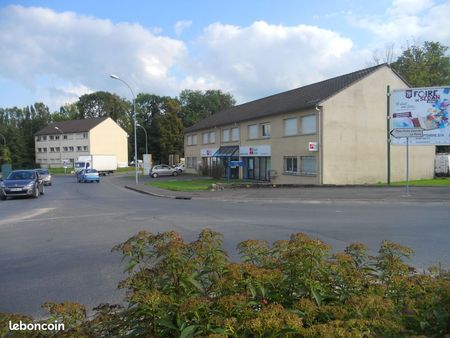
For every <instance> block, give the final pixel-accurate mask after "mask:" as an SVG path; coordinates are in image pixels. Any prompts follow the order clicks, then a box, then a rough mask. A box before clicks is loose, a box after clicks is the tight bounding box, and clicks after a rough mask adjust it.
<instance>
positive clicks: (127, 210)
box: [0, 175, 450, 315]
mask: <svg viewBox="0 0 450 338" xmlns="http://www.w3.org/2000/svg"><path fill="white" fill-rule="evenodd" d="M159 179H171V178H159ZM183 179H188V178H183ZM149 180H151V179H150V178H148V177H141V182H143V181H149ZM133 183H134V176H133V175H131V176H127V175H115V176H107V177H104V178H102V179H101V182H100V184H96V183H91V184H81V183H77V180H76V179H75V177H72V176H55V177H54V182H53V185H52V186H50V187H47V189H46V193H45V195H43V196H40V197H39V198H37V199H23V198H21V199H9V200H7V201H0V215H1V217H0V311H4V312H5V311H6V312H22V313H29V314H34V315H36V314H42V310H41V309H40V305H41V304H42V303H44V302H45V301H64V300H72V301H77V302H80V303H83V304H85V305H86V306H87V308H88V309H90V308H92V307H94V306H96V305H98V304H99V303H102V302H110V303H115V302H120V301H121V299H122V296H123V294H121V293H120V292H119V291H118V290H117V288H116V286H117V283H118V282H119V281H120V280H121V279H122V278H123V277H124V275H123V274H122V271H123V266H121V265H120V264H121V257H120V256H119V255H118V254H116V253H111V251H110V250H111V248H112V247H113V246H114V245H116V244H118V243H120V242H123V241H125V240H126V239H128V238H129V237H130V236H132V235H134V234H135V233H137V232H138V231H140V230H143V229H145V230H148V231H152V232H160V231H167V230H175V231H178V232H179V233H181V234H182V235H183V236H184V237H185V239H186V240H193V239H195V238H196V236H197V235H198V233H199V232H200V230H201V229H203V228H205V227H209V228H212V229H214V230H216V231H219V232H221V233H223V234H224V249H225V250H226V251H227V252H228V253H229V254H230V256H231V257H232V258H233V259H238V256H237V254H236V251H235V247H236V244H237V243H239V242H240V241H243V240H246V239H250V238H253V239H264V240H267V241H269V242H272V241H274V240H278V239H286V238H289V235H290V234H292V233H296V232H305V233H307V234H309V235H311V236H313V237H317V238H320V239H322V240H323V241H325V242H326V243H328V244H330V245H332V246H333V248H335V250H343V249H344V248H345V246H346V245H348V244H349V243H351V242H354V241H358V242H363V243H365V244H366V245H367V246H368V248H369V250H370V252H371V253H372V254H376V252H377V250H378V247H379V244H380V242H381V241H382V240H384V239H389V240H391V241H395V242H399V243H400V244H403V245H407V246H409V247H411V248H412V249H413V250H414V251H415V252H416V254H415V255H414V256H413V258H412V260H411V262H410V263H411V264H413V265H414V266H416V267H418V268H425V267H427V266H429V265H431V264H438V263H442V265H443V266H444V267H449V266H450V264H449V262H450V252H449V250H448V238H449V237H450V227H449V224H450V222H449V221H448V220H449V219H450V208H449V206H450V202H449V201H450V198H449V193H448V191H447V190H448V189H447V190H440V189H412V191H411V195H412V196H409V197H406V196H404V190H402V188H399V189H397V188H395V189H391V190H387V191H384V190H382V189H381V190H376V189H373V188H364V189H363V188H360V189H357V188H331V187H330V188H303V189H302V188H289V189H288V188H286V190H285V191H283V190H282V189H273V190H272V189H264V190H262V189H261V190H258V191H254V190H251V189H247V190H234V191H221V192H217V193H210V192H205V193H203V194H202V195H201V194H199V195H198V196H192V197H193V198H192V199H191V200H178V199H171V198H160V197H155V196H151V195H146V194H140V193H136V192H135V191H131V190H129V189H126V188H125V186H126V185H132V184H133ZM370 189H372V190H370ZM166 193H167V192H166ZM168 194H169V195H170V194H171V193H168ZM208 194H209V195H208ZM212 194H214V195H212ZM238 197H239V198H238ZM275 197H276V198H275Z"/></svg>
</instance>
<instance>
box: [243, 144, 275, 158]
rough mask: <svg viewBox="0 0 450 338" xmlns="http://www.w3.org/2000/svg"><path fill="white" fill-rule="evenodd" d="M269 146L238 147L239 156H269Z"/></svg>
mask: <svg viewBox="0 0 450 338" xmlns="http://www.w3.org/2000/svg"><path fill="white" fill-rule="evenodd" d="M270 155H271V153H270V146H268V145H264V146H252V147H239V156H261V157H262V156H270Z"/></svg>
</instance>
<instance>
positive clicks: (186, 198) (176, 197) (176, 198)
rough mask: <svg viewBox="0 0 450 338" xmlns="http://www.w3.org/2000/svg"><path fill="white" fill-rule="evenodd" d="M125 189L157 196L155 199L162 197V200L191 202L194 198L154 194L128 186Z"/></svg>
mask: <svg viewBox="0 0 450 338" xmlns="http://www.w3.org/2000/svg"><path fill="white" fill-rule="evenodd" d="M125 188H126V189H129V190H133V191H136V192H138V193H141V194H144V195H150V196H155V197H160V198H171V199H175V200H191V199H192V197H190V196H189V197H184V196H172V195H161V194H157V193H154V192H150V191H146V190H142V189H139V188H135V187H130V186H129V185H126V186H125Z"/></svg>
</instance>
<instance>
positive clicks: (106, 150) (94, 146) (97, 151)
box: [89, 118, 128, 166]
mask: <svg viewBox="0 0 450 338" xmlns="http://www.w3.org/2000/svg"><path fill="white" fill-rule="evenodd" d="M127 142H128V135H127V133H126V132H125V131H124V130H123V129H122V128H121V127H119V125H117V124H116V123H115V122H114V121H113V120H112V119H110V118H108V119H106V120H105V121H103V122H101V123H100V124H98V125H97V126H95V127H94V128H92V129H91V131H90V132H89V149H90V154H92V155H116V156H117V164H118V165H119V166H121V165H123V164H127V163H128V144H127Z"/></svg>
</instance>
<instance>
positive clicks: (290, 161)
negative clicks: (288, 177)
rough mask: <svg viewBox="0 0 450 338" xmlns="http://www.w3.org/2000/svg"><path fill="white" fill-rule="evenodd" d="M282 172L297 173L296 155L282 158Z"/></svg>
mask: <svg viewBox="0 0 450 338" xmlns="http://www.w3.org/2000/svg"><path fill="white" fill-rule="evenodd" d="M284 172H287V173H297V157H291V156H288V157H285V158H284Z"/></svg>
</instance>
